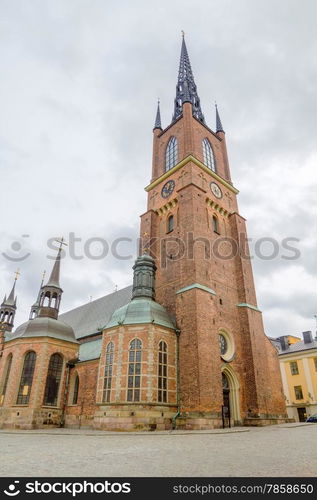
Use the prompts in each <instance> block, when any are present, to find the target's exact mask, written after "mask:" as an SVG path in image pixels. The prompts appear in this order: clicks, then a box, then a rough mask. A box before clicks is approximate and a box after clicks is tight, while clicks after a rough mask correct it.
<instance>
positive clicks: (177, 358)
mask: <svg viewBox="0 0 317 500" xmlns="http://www.w3.org/2000/svg"><path fill="white" fill-rule="evenodd" d="M175 333H176V401H177V413H176V414H175V415H174V416H173V417H172V429H173V430H174V429H176V419H177V418H178V417H180V414H181V412H180V409H181V407H180V390H179V381H180V376H179V336H180V333H181V331H180V330H178V329H177V330H175Z"/></svg>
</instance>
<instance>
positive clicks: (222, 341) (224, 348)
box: [219, 334, 228, 356]
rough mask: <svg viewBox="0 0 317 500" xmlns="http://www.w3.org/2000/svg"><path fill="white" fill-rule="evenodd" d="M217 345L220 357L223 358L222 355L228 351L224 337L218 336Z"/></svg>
mask: <svg viewBox="0 0 317 500" xmlns="http://www.w3.org/2000/svg"><path fill="white" fill-rule="evenodd" d="M219 345H220V352H221V355H222V356H223V355H224V354H226V352H227V350H228V343H227V339H226V338H225V336H224V335H221V334H220V335H219Z"/></svg>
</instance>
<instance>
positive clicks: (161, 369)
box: [158, 341, 167, 403]
mask: <svg viewBox="0 0 317 500" xmlns="http://www.w3.org/2000/svg"><path fill="white" fill-rule="evenodd" d="M158 401H160V402H162V403H166V402H167V344H166V342H163V341H161V342H160V343H159V358H158Z"/></svg>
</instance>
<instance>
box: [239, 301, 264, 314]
mask: <svg viewBox="0 0 317 500" xmlns="http://www.w3.org/2000/svg"><path fill="white" fill-rule="evenodd" d="M237 307H247V308H248V309H252V310H253V311H258V312H262V311H260V309H259V308H258V307H256V306H253V305H252V304H247V303H246V302H241V303H240V304H237Z"/></svg>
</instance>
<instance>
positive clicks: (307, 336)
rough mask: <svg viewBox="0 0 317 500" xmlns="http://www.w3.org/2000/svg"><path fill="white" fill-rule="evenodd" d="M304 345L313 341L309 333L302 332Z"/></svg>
mask: <svg viewBox="0 0 317 500" xmlns="http://www.w3.org/2000/svg"><path fill="white" fill-rule="evenodd" d="M303 339H304V344H310V343H311V342H312V341H313V335H312V332H311V331H308V332H303Z"/></svg>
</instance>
